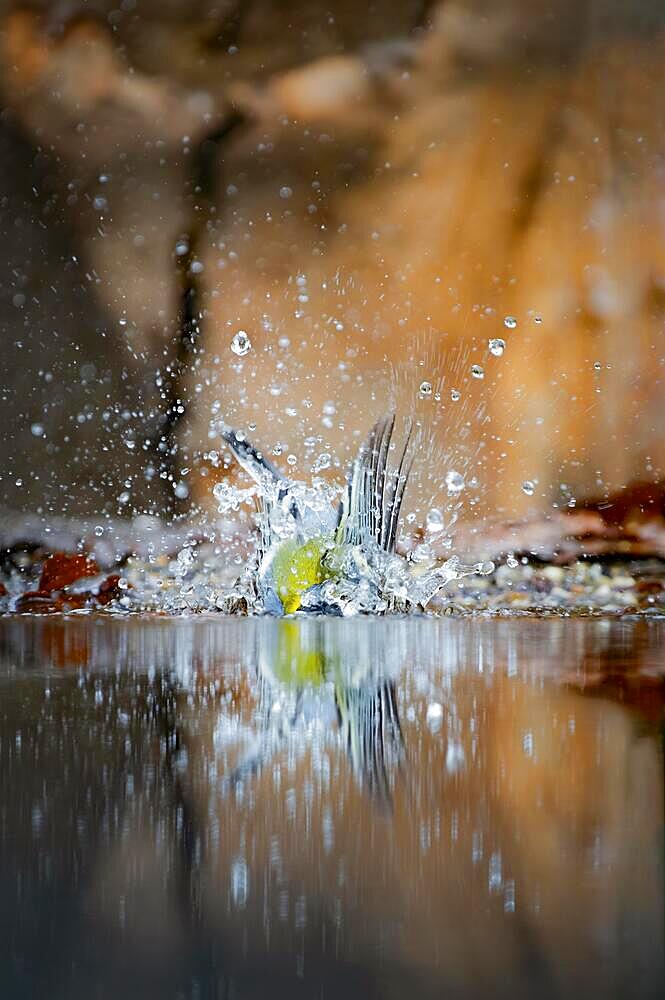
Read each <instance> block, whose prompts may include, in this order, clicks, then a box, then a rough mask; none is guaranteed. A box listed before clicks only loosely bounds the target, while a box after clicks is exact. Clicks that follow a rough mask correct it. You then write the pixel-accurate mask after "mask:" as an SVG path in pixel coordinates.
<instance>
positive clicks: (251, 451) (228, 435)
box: [222, 427, 286, 486]
mask: <svg viewBox="0 0 665 1000" xmlns="http://www.w3.org/2000/svg"><path fill="white" fill-rule="evenodd" d="M222 437H223V438H224V440H225V441H226V443H227V444H228V446H229V448H230V449H231V451H232V452H233V455H234V457H235V459H236V461H237V462H238V464H239V465H240V466H242V468H243V469H244V470H245V472H248V473H249V474H250V476H251V477H252V479H254V480H255V482H257V483H258V484H259V486H265V485H266V484H267V483H272V484H273V485H278V484H281V483H284V484H286V477H285V476H284V475H283V474H282V473H281V472H280V471H279V469H278V468H276V466H274V465H273V464H272V462H270V461H268V459H267V458H266V457H265V455H263V454H262V453H261V452H260V451H257V449H256V448H255V447H254V445H252V444H250V442H249V441H248V440H247V439H246V438H245V436H244V435H243V434H241V433H238V431H234V430H233V428H231V427H225V428H224V430H223V431H222Z"/></svg>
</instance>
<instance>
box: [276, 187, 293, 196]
mask: <svg viewBox="0 0 665 1000" xmlns="http://www.w3.org/2000/svg"><path fill="white" fill-rule="evenodd" d="M292 194H293V188H290V187H288V185H286V184H285V185H284V187H281V188H280V189H279V196H280V198H284V199H287V198H290V197H291V195H292Z"/></svg>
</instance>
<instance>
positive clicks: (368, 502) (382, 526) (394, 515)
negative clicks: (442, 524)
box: [339, 413, 415, 552]
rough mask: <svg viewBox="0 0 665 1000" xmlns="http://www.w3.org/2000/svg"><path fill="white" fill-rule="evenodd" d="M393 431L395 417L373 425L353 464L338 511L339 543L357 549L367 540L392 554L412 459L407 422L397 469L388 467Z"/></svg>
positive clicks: (391, 414)
mask: <svg viewBox="0 0 665 1000" xmlns="http://www.w3.org/2000/svg"><path fill="white" fill-rule="evenodd" d="M394 430H395V414H394V413H389V414H387V415H386V416H383V417H381V419H380V420H377V422H376V423H375V424H374V427H373V428H372V430H371V431H370V433H369V436H368V438H367V440H366V441H365V443H364V444H363V446H362V447H361V449H360V451H359V452H358V456H357V458H356V460H355V462H354V463H353V466H352V468H351V471H350V474H349V481H348V486H347V492H346V497H345V499H344V502H343V504H342V506H341V508H340V518H339V524H340V528H341V530H342V533H343V539H344V541H345V542H348V543H350V544H352V545H359V544H360V545H361V544H363V542H365V541H367V540H369V539H371V540H373V541H374V542H375V543H376V544H377V545H378V546H379V547H380V548H382V549H384V550H385V551H386V552H394V551H395V544H396V541H397V527H398V522H399V514H400V510H401V507H402V501H403V499H404V491H405V489H406V483H407V480H408V478H409V474H410V472H411V467H412V465H413V459H414V455H415V439H414V436H413V423H412V422H409V424H408V428H407V433H406V438H405V441H404V444H403V446H402V450H401V452H400V453H399V455H398V459H397V468H396V469H390V468H389V467H388V453H389V451H390V444H391V441H392V437H393V432H394Z"/></svg>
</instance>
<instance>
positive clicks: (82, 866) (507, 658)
mask: <svg viewBox="0 0 665 1000" xmlns="http://www.w3.org/2000/svg"><path fill="white" fill-rule="evenodd" d="M664 640H665V628H664V627H663V625H662V623H660V624H659V623H657V622H653V623H647V622H634V623H630V622H626V621H624V622H621V621H612V622H604V621H551V622H549V621H485V622H480V621H461V620H460V621H451V620H445V621H422V620H421V621H418V620H409V621H390V622H386V621H379V622H377V621H353V622H346V621H335V620H328V621H322V620H316V619H312V620H307V621H302V622H300V621H263V620H256V621H224V620H221V621H220V620H217V621H209V622H206V621H201V620H197V621H184V620H183V621H177V622H174V621H168V622H166V621H159V620H153V621H141V622H136V621H109V620H96V619H91V618H87V619H86V618H73V619H71V620H70V621H62V620H59V621H56V620H51V621H49V620H47V619H22V620H14V621H11V620H5V621H3V622H2V623H0V782H1V788H2V798H1V802H0V987H1V989H0V995H1V996H2V997H3V998H5V997H8V998H13V997H33V996H35V997H37V996H39V997H41V996H49V997H62V998H65V997H66V998H68V1000H69V998H79V997H81V998H83V997H85V998H88V997H102V998H107V997H109V998H111V997H113V998H115V997H117V996H120V995H122V996H126V997H147V998H152V997H156V998H157V997H159V998H163V997H173V998H176V997H227V998H231V997H236V998H255V997H256V998H259V997H260V998H263V997H267V996H270V997H282V996H285V997H286V996H288V997H296V998H298V997H322V996H323V997H338V996H339V997H342V996H344V997H356V996H357V997H360V996H362V997H386V998H397V997H400V998H401V997H403V996H404V995H405V994H406V993H407V991H408V992H410V993H411V995H414V996H417V997H423V998H429V997H440V996H442V995H445V996H446V997H448V996H453V997H456V996H460V997H476V996H480V995H485V994H486V995H491V996H511V997H513V996H517V997H527V996H529V997H530V996H535V995H538V996H545V997H547V996H553V997H554V996H556V997H558V996H562V997H564V996H566V997H567V996H577V995H583V994H584V995H590V996H603V997H605V996H612V995H614V996H617V997H642V996H660V995H661V993H662V977H663V931H664V922H663V900H664V893H663V846H664V842H663V760H662V732H661V728H660V727H661V725H662V718H663V711H662V709H663V695H662V692H663V681H662V677H663V648H665V642H664ZM608 667H609V670H610V673H611V675H612V676H613V677H614V678H615V681H616V683H614V686H613V690H615V691H617V692H619V693H620V695H621V697H622V699H623V704H618V703H616V702H615V701H612V700H609V699H607V698H605V697H602V692H603V688H600V687H599V686H598V685H597V684H596V679H597V678H598V677H599V676H601V671H602V670H603V669H604V670H605V674H607V668H608ZM618 678H621V679H622V681H621V683H618V680H617V679H618ZM589 685H593V690H594V692H596V693H598V692H600V694H601V697H597V698H588V697H586V696H585V695H584V694H582V693H581V692H582V691H583V690H584V689H586V688H587V687H588V686H589ZM635 692H639V697H638V696H637V695H636V694H635ZM645 692H647V693H648V697H647V696H645ZM645 698H646V700H645ZM381 805H383V806H389V808H377V806H381Z"/></svg>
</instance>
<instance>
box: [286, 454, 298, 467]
mask: <svg viewBox="0 0 665 1000" xmlns="http://www.w3.org/2000/svg"><path fill="white" fill-rule="evenodd" d="M286 461H287V462H288V464H289V465H295V464H296V463H297V461H298V459H297V458H296V456H295V455H287V456H286Z"/></svg>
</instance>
